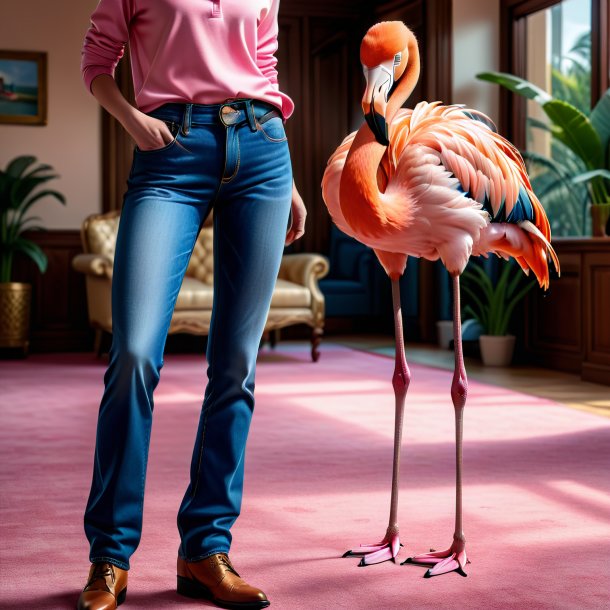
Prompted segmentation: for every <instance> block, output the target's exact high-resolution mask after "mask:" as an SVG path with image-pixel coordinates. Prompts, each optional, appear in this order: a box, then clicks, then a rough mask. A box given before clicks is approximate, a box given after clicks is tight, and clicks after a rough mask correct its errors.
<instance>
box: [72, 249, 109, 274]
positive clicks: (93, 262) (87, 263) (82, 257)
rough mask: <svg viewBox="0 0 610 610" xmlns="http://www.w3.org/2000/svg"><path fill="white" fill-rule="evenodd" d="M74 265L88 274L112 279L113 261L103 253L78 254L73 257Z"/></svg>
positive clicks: (77, 269)
mask: <svg viewBox="0 0 610 610" xmlns="http://www.w3.org/2000/svg"><path fill="white" fill-rule="evenodd" d="M72 267H73V268H74V269H76V271H80V272H81V273H85V274H87V275H94V276H96V277H106V278H108V279H112V261H111V260H110V259H109V258H108V257H107V256H102V255H101V254H77V255H76V256H75V257H74V258H73V259H72Z"/></svg>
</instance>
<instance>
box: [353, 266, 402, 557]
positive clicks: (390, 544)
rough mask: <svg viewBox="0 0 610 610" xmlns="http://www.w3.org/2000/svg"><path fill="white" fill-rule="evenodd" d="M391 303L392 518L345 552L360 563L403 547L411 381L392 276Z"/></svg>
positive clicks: (392, 554)
mask: <svg viewBox="0 0 610 610" xmlns="http://www.w3.org/2000/svg"><path fill="white" fill-rule="evenodd" d="M392 303H393V307H394V331H395V335H396V337H395V338H396V358H395V365H394V374H393V376H392V386H393V387H394V396H395V409H396V411H395V416H394V461H393V466H392V496H391V500H390V520H389V523H388V528H387V530H386V533H385V536H384V537H383V539H382V540H380V541H379V542H376V543H374V544H361V545H359V546H358V547H356V549H355V550H350V551H347V552H346V553H344V555H343V557H361V559H360V563H359V564H358V565H359V566H367V565H371V564H374V563H381V562H382V561H387V560H388V559H391V560H392V561H394V558H395V557H396V555H398V551H399V550H400V547H401V546H402V545H401V544H400V539H399V536H398V478H399V468H400V447H401V442H402V427H403V416H404V409H405V398H406V396H407V390H408V389H409V382H410V381H411V373H410V371H409V367H408V365H407V359H406V357H405V346H404V337H403V330H402V313H401V308H400V284H399V279H398V278H394V279H392Z"/></svg>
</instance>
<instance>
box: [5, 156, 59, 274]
mask: <svg viewBox="0 0 610 610" xmlns="http://www.w3.org/2000/svg"><path fill="white" fill-rule="evenodd" d="M36 161H37V159H36V157H33V156H31V155H22V156H19V157H16V158H15V159H13V160H12V161H10V162H9V164H8V165H7V167H6V169H4V170H0V283H1V282H10V281H11V275H12V268H13V257H14V254H15V253H16V252H22V253H23V254H25V255H26V256H29V257H30V258H31V259H32V260H33V261H34V262H35V263H36V265H37V266H38V268H39V269H40V272H41V273H44V272H45V271H46V269H47V257H46V255H45V253H44V252H43V251H42V250H41V249H40V247H39V246H38V245H37V244H35V243H34V242H33V241H31V240H29V239H26V238H25V237H23V235H22V233H23V232H24V231H25V230H26V229H40V230H45V229H44V227H41V226H40V225H36V224H32V223H36V221H39V220H40V217H38V216H27V217H26V214H27V212H28V211H29V210H30V208H31V207H32V205H34V203H36V202H37V201H38V200H39V199H42V198H43V197H54V198H55V199H57V200H59V202H60V203H62V204H64V205H65V203H66V201H65V198H64V196H63V195H62V194H61V193H59V192H57V191H55V190H50V189H44V190H39V191H38V192H36V193H34V190H35V189H36V188H37V187H39V186H40V185H42V184H44V183H45V182H48V181H49V180H52V179H53V178H58V176H57V175H56V174H49V173H46V172H48V171H49V170H53V168H52V167H51V166H50V165H47V164H43V163H41V164H39V165H38V166H36V167H34V168H33V169H31V170H30V171H29V172H27V173H26V170H27V169H28V168H29V167H30V166H31V165H33V164H34V163H36Z"/></svg>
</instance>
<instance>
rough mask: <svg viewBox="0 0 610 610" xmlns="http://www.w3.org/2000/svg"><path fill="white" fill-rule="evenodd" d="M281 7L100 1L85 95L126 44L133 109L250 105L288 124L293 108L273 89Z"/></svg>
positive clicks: (88, 41) (250, 0) (272, 3)
mask: <svg viewBox="0 0 610 610" xmlns="http://www.w3.org/2000/svg"><path fill="white" fill-rule="evenodd" d="M279 4H280V0H99V3H98V5H97V7H96V9H95V10H94V11H93V13H92V15H91V25H90V27H89V29H88V30H87V33H86V35H85V40H84V44H83V49H82V59H81V72H82V76H83V80H84V82H85V85H86V87H87V88H88V89H89V91H91V82H92V81H93V79H94V78H95V77H96V76H99V75H100V74H110V75H111V76H113V77H114V70H115V68H116V65H117V64H118V62H119V60H120V59H121V57H123V53H124V46H125V43H126V42H127V41H129V49H130V53H131V73H132V76H133V83H134V90H135V96H136V104H137V106H138V108H139V109H140V110H141V111H142V112H149V111H151V110H153V109H154V108H156V107H158V106H160V105H161V104H164V103H166V102H193V103H196V104H215V103H218V102H222V101H224V100H225V99H227V98H231V97H251V98H254V99H259V100H264V101H266V102H269V103H270V104H273V105H275V106H277V107H278V108H279V109H280V110H281V111H282V114H283V115H284V118H285V119H287V118H288V117H289V116H290V115H291V114H292V112H293V110H294V103H293V101H292V100H291V99H290V97H288V96H287V95H286V94H284V93H282V92H281V91H280V90H279V87H278V82H277V70H276V69H275V65H276V63H277V60H276V58H275V56H274V53H275V51H276V50H277V34H278V23H277V15H278V9H279Z"/></svg>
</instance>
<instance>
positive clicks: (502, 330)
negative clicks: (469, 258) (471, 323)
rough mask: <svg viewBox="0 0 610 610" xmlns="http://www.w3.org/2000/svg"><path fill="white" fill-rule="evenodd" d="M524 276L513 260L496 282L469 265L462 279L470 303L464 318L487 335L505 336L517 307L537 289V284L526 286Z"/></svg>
mask: <svg viewBox="0 0 610 610" xmlns="http://www.w3.org/2000/svg"><path fill="white" fill-rule="evenodd" d="M523 277H524V276H523V272H522V271H521V269H520V268H519V266H518V265H517V264H516V263H514V262H513V261H510V262H507V263H505V264H504V265H503V268H502V271H501V272H500V274H499V275H498V278H497V281H496V282H493V281H492V280H491V278H490V277H489V276H488V275H487V273H486V272H485V270H484V269H483V267H482V266H481V265H479V264H477V263H476V262H474V261H473V262H470V263H469V265H468V267H467V268H466V270H465V271H464V273H463V274H462V276H461V278H462V280H463V286H462V288H463V290H464V293H465V294H466V296H467V298H468V301H469V303H468V304H467V305H466V306H465V307H464V314H465V316H469V317H472V318H474V319H475V320H477V322H478V323H479V324H480V325H481V327H482V328H483V331H484V333H483V334H485V335H496V336H503V335H506V334H507V333H508V327H509V324H510V320H511V316H512V315H513V312H514V310H515V307H516V306H517V305H518V304H519V303H520V302H521V300H522V299H523V298H524V297H525V295H526V294H527V292H528V291H529V290H530V289H531V288H532V287H533V286H534V282H527V283H525V285H524V284H523Z"/></svg>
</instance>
